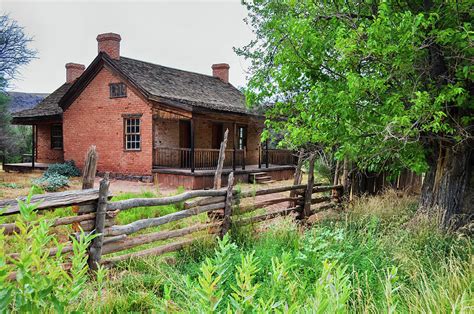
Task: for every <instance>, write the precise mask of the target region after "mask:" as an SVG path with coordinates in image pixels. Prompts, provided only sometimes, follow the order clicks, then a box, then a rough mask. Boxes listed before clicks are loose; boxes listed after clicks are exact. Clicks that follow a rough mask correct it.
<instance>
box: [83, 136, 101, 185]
mask: <svg viewBox="0 0 474 314" xmlns="http://www.w3.org/2000/svg"><path fill="white" fill-rule="evenodd" d="M97 157H98V156H97V151H96V148H95V145H92V146H91V147H89V150H88V151H87V154H86V160H85V163H84V171H83V173H82V189H83V190H85V189H92V188H93V187H94V179H95V173H96V171H97Z"/></svg>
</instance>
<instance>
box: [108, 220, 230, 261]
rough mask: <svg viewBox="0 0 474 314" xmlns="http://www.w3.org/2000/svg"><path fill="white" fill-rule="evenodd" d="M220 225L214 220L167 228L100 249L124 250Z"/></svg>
mask: <svg viewBox="0 0 474 314" xmlns="http://www.w3.org/2000/svg"><path fill="white" fill-rule="evenodd" d="M220 225H221V222H214V223H208V224H197V225H194V226H191V227H187V228H182V229H177V230H171V231H168V230H167V231H160V232H155V233H149V234H143V235H139V236H137V237H133V238H127V239H125V240H123V241H117V242H115V243H111V244H110V245H105V246H104V247H103V249H102V254H109V253H114V252H119V251H124V250H127V249H130V248H133V247H136V246H140V245H144V244H148V243H152V242H156V241H162V240H168V239H172V238H177V237H181V236H184V235H187V234H190V233H194V232H197V231H201V230H205V229H209V228H213V227H217V226H220ZM214 232H215V231H214Z"/></svg>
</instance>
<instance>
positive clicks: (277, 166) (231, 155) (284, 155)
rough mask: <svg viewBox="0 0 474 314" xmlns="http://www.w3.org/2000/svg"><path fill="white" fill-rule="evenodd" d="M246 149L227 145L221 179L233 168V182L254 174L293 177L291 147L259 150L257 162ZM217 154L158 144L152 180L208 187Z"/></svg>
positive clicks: (207, 150)
mask: <svg viewBox="0 0 474 314" xmlns="http://www.w3.org/2000/svg"><path fill="white" fill-rule="evenodd" d="M246 154H247V153H246V150H243V149H235V150H234V149H228V150H226V156H225V159H224V168H223V170H222V182H223V184H226V182H227V177H228V175H229V174H230V173H231V172H234V178H235V181H236V182H242V183H248V182H251V181H252V180H251V179H252V178H254V179H255V176H256V175H264V176H265V177H266V178H271V179H272V181H273V180H277V181H279V180H287V179H291V178H292V177H293V174H294V171H295V167H296V166H295V165H296V162H297V159H296V157H295V156H294V155H293V153H292V152H291V151H288V150H279V149H265V150H260V149H259V154H258V163H257V164H255V163H247V160H248V159H247V158H246ZM218 158H219V150H218V149H203V148H196V149H194V150H191V149H182V148H159V149H155V150H154V158H153V165H154V166H153V177H154V182H155V183H156V184H158V185H160V186H162V187H176V186H182V187H184V188H186V189H205V188H211V187H212V186H213V182H214V174H215V170H216V169H217V161H218Z"/></svg>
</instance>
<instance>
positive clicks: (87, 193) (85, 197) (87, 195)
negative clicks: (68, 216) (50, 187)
mask: <svg viewBox="0 0 474 314" xmlns="http://www.w3.org/2000/svg"><path fill="white" fill-rule="evenodd" d="M98 199H99V190H97V189H87V190H78V191H64V192H54V193H47V194H39V195H33V196H32V197H31V204H37V207H36V210H44V209H53V208H58V207H67V206H72V205H82V204H85V203H88V202H91V201H97V200H98ZM18 200H21V201H23V202H24V201H25V200H26V197H19V198H18V199H9V200H2V201H0V208H4V209H5V208H6V210H5V212H4V213H2V215H12V214H18V213H19V212H20V210H19V207H18Z"/></svg>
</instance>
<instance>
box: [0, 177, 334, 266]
mask: <svg viewBox="0 0 474 314" xmlns="http://www.w3.org/2000/svg"><path fill="white" fill-rule="evenodd" d="M108 184H109V183H108V178H104V179H103V180H102V182H101V187H100V189H99V190H97V189H89V190H80V191H68V192H59V193H50V194H45V195H36V196H33V197H32V199H31V201H32V202H34V203H38V202H39V205H38V207H37V210H39V211H43V210H49V209H55V208H58V207H67V206H73V209H74V212H75V213H76V214H75V215H73V216H66V217H58V218H54V219H52V220H51V221H50V222H51V223H52V224H51V228H53V229H52V232H54V228H55V227H57V226H63V225H71V226H72V231H71V232H72V233H73V234H74V233H75V235H76V236H77V235H78V234H79V233H80V232H79V231H80V230H81V229H82V230H83V231H86V232H97V233H100V234H101V236H99V237H96V238H95V239H94V241H93V243H92V244H91V247H90V252H89V258H90V263H89V265H90V266H91V267H92V268H94V267H96V266H97V264H99V263H101V264H111V263H112V264H113V263H115V262H118V261H122V260H126V259H129V258H133V257H140V256H146V255H150V254H164V253H168V252H172V251H176V250H179V249H181V248H183V247H184V246H186V245H189V244H191V243H193V242H195V241H200V240H201V239H202V238H203V237H209V236H215V235H219V236H223V235H224V234H225V233H226V232H227V230H229V228H230V226H231V225H232V224H235V225H238V226H242V225H247V224H251V223H259V222H262V221H266V220H269V219H273V218H275V217H278V216H281V215H287V214H288V213H291V212H294V213H296V215H297V216H298V217H299V218H305V213H307V212H308V211H305V210H303V209H304V208H305V206H310V205H311V204H313V205H314V204H316V205H317V206H318V207H317V208H312V209H310V210H313V211H315V210H318V211H319V210H321V208H330V207H334V206H338V205H337V203H339V202H340V198H339V195H341V194H340V190H341V188H342V186H339V185H320V184H319V185H318V184H314V186H313V185H312V184H311V186H308V185H307V184H298V185H287V186H282V187H273V188H265V189H259V190H256V191H243V192H241V191H237V190H235V189H234V187H233V174H231V175H230V176H229V184H228V186H227V187H225V188H222V189H217V190H196V191H188V192H185V193H182V194H179V195H175V196H168V197H162V198H136V199H129V200H123V201H116V202H112V201H110V197H111V195H110V194H109V191H108ZM307 191H310V194H308V193H309V192H307ZM328 191H331V192H332V193H331V195H322V196H321V195H318V194H319V193H324V192H328ZM282 193H285V194H282ZM272 194H274V195H275V196H274V198H273V199H270V200H268V199H265V200H258V199H256V197H258V196H260V195H272ZM308 199H309V205H307V203H308ZM176 204H180V206H181V207H182V208H183V209H182V210H179V211H177V212H174V213H171V214H168V215H164V216H160V217H153V218H146V219H138V220H136V221H133V222H131V223H129V224H125V225H120V224H117V223H116V221H115V217H116V216H117V215H118V214H119V213H120V212H121V211H127V210H130V209H132V208H136V207H151V206H161V205H176ZM275 204H282V206H281V207H282V208H280V209H278V210H276V211H271V212H266V211H264V212H263V214H262V213H261V212H257V214H256V215H253V216H250V217H249V213H256V211H257V210H258V209H266V208H267V207H268V206H272V205H275ZM0 207H6V210H5V211H4V212H3V213H2V215H14V214H18V213H19V209H18V206H17V201H16V200H5V201H1V202H0ZM203 213H209V215H207V216H206V217H208V218H207V221H206V222H200V223H194V224H192V225H186V226H185V227H182V228H180V229H165V230H159V231H157V230H156V229H151V228H155V227H158V226H164V225H167V224H169V223H170V222H175V221H181V220H183V219H186V218H189V217H193V216H196V215H200V214H203ZM211 213H212V214H211ZM243 214H245V217H242V216H241V215H243ZM2 229H3V233H4V234H6V235H11V234H14V233H15V232H18V231H19V230H18V228H17V227H16V225H15V223H7V224H0V230H2ZM150 229H151V230H150ZM147 230H148V233H144V232H145V231H147ZM137 233H138V234H137ZM170 239H177V240H176V241H175V242H172V243H162V241H165V240H170ZM160 242H161V244H159V245H157V246H154V247H152V248H147V249H142V250H140V251H138V252H133V253H130V252H127V251H128V250H130V249H132V248H136V247H140V246H142V245H147V244H150V243H160ZM45 250H47V251H48V254H49V256H54V255H56V254H57V253H58V248H45ZM72 250H73V248H72V243H70V242H67V243H64V246H63V249H62V251H61V254H70V252H72ZM119 252H122V253H123V254H121V255H116V254H117V253H119ZM110 254H113V256H112V255H110ZM9 256H10V257H11V258H14V257H15V256H17V253H15V252H13V253H9Z"/></svg>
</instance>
